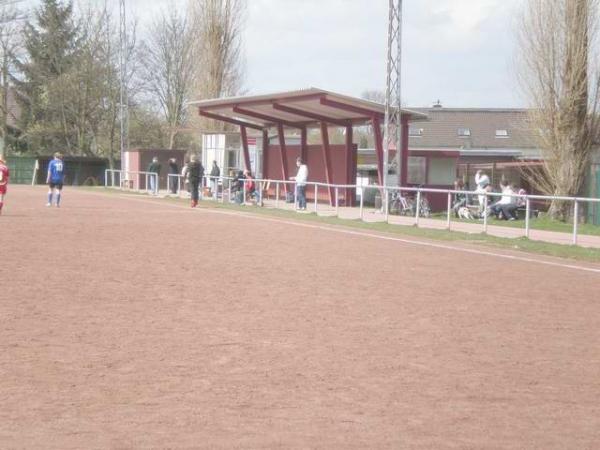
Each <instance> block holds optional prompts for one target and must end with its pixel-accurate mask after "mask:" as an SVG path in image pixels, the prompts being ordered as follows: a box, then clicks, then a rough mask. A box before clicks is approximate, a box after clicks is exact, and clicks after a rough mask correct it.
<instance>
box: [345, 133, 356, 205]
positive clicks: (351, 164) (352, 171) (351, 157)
mask: <svg viewBox="0 0 600 450" xmlns="http://www.w3.org/2000/svg"><path fill="white" fill-rule="evenodd" d="M352 141H353V128H352V126H347V127H346V174H347V178H348V184H355V183H356V149H355V148H354V143H353V142H352ZM355 197H356V189H352V188H348V189H346V193H345V195H344V198H345V199H346V206H353V205H354V202H355V201H356V198H355Z"/></svg>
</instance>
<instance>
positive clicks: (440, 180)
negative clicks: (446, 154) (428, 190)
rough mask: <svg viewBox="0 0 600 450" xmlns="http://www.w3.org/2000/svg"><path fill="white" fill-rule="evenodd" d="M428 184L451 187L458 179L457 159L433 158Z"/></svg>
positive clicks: (430, 162)
mask: <svg viewBox="0 0 600 450" xmlns="http://www.w3.org/2000/svg"><path fill="white" fill-rule="evenodd" d="M427 176H428V178H429V179H428V180H427V183H428V184H431V185H434V186H451V185H452V183H454V180H455V179H456V159H454V158H431V159H430V160H429V173H428V174H427Z"/></svg>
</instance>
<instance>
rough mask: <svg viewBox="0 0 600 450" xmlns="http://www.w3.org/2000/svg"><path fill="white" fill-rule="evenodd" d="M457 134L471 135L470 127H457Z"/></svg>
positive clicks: (460, 135)
mask: <svg viewBox="0 0 600 450" xmlns="http://www.w3.org/2000/svg"><path fill="white" fill-rule="evenodd" d="M458 136H459V137H469V136H471V129H470V128H459V129H458Z"/></svg>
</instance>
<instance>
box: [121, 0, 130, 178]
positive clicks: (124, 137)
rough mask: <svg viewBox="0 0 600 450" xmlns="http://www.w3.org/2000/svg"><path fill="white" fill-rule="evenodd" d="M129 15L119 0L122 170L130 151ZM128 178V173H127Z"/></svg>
mask: <svg viewBox="0 0 600 450" xmlns="http://www.w3.org/2000/svg"><path fill="white" fill-rule="evenodd" d="M127 55H128V49H127V17H126V14H125V0H119V81H120V86H121V91H120V96H119V103H120V104H119V122H120V129H121V170H124V171H125V172H127V171H128V170H129V167H128V166H129V165H128V163H127V158H126V153H127V152H128V151H129V97H128V92H127ZM125 177H126V178H127V174H126V175H125Z"/></svg>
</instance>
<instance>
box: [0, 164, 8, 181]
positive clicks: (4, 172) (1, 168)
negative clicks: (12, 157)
mask: <svg viewBox="0 0 600 450" xmlns="http://www.w3.org/2000/svg"><path fill="white" fill-rule="evenodd" d="M9 177H10V171H9V170H8V167H6V165H4V164H2V163H0V186H6V185H7V184H8V179H9Z"/></svg>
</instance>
